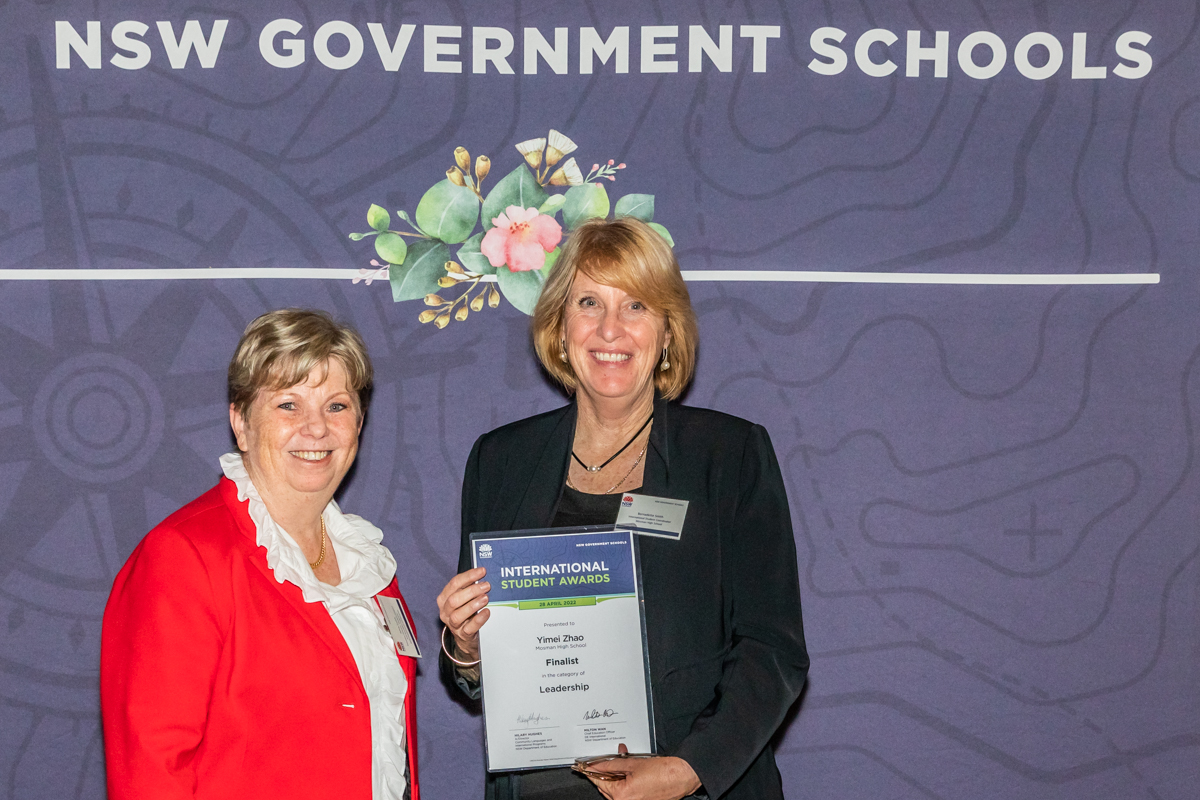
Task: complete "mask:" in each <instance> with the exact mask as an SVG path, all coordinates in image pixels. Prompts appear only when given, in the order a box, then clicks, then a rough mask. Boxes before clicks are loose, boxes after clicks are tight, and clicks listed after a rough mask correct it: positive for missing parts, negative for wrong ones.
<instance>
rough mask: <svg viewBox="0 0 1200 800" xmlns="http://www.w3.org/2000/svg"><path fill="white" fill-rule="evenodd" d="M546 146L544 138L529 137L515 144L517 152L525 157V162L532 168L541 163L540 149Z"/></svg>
mask: <svg viewBox="0 0 1200 800" xmlns="http://www.w3.org/2000/svg"><path fill="white" fill-rule="evenodd" d="M545 147H546V138H545V137H542V138H540V139H529V140H527V141H524V142H521V143H520V144H518V145H516V148H517V152H518V153H520V154H521V155H522V156H524V157H525V163H526V164H528V165H529V166H530V167H531V168H532V169H537V168H538V167H540V166H541V165H542V150H544V149H545Z"/></svg>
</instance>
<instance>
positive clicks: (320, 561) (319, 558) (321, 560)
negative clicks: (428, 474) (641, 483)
mask: <svg viewBox="0 0 1200 800" xmlns="http://www.w3.org/2000/svg"><path fill="white" fill-rule="evenodd" d="M625 477H627V478H628V477H629V476H628V475H626V476H625ZM324 563H325V515H324V514H322V515H321V555H319V556H317V560H316V561H310V562H308V565H309V566H310V567H312V568H313V571H314V572H316V569H317V567H319V566H321V565H322V564H324Z"/></svg>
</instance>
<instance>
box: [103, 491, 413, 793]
mask: <svg viewBox="0 0 1200 800" xmlns="http://www.w3.org/2000/svg"><path fill="white" fill-rule="evenodd" d="M248 505H249V504H248V503H239V502H238V500H237V487H236V486H235V485H234V484H233V482H232V481H229V480H227V479H225V478H222V479H221V482H220V483H218V484H217V486H216V487H214V488H213V489H212V490H210V491H208V492H206V493H205V494H203V495H202V496H200V497H199V498H197V499H196V500H194V501H192V502H191V503H189V504H187V505H186V506H184V507H183V508H181V509H180V510H179V511H177V512H175V513H174V514H172V515H171V516H170V517H168V518H167V519H166V520H164V521H163V522H162V524H161V525H159V526H158V527H156V528H155V529H154V530H152V531H150V533H149V534H147V536H146V538H145V539H143V540H142V542H141V544H139V545H138V546H137V549H135V550H134V551H133V555H131V556H130V557H129V561H127V562H126V564H125V566H124V567H123V568H122V569H121V572H120V574H118V575H117V579H116V582H115V583H114V584H113V590H112V594H111V595H110V596H109V599H108V606H107V607H106V608H105V611H104V629H103V635H102V639H101V649H100V704H101V711H102V715H103V719H104V751H105V758H106V761H107V766H108V796H109V798H111V799H112V800H124V798H156V800H167V798H189V800H190V798H221V799H222V800H226V799H227V798H231V797H246V798H252V797H287V798H289V800H301V798H312V799H313V800H329V798H331V797H336V798H338V799H339V800H357V799H358V798H361V800H370V798H371V716H370V709H369V708H368V705H367V695H366V691H365V689H364V688H363V685H362V679H361V678H360V677H359V673H358V667H357V665H356V664H355V662H354V657H353V656H352V655H351V653H350V649H349V647H347V646H346V642H345V640H344V639H343V638H342V634H341V632H340V631H338V629H337V626H336V625H335V624H334V622H333V619H332V618H331V617H330V616H329V613H328V612H327V611H326V610H325V607H324V606H323V605H322V604H320V603H306V602H304V597H303V595H302V594H301V592H300V588H299V587H297V586H295V585H293V584H290V583H282V584H281V583H279V582H278V581H276V580H275V576H274V573H272V572H271V570H270V568H269V567H268V566H267V559H266V551H265V550H264V549H262V548H260V547H258V545H257V544H256V543H255V528H254V523H253V522H252V521H251V519H250V515H249V512H248ZM381 594H384V595H387V596H390V597H400V592H399V591H398V590H397V588H396V581H395V579H393V580H392V583H391V585H390V586H388V587H387V589H385V590H384V591H383V592H381ZM403 602H404V601H403V598H401V604H403ZM404 611H405V614H408V608H407V606H405V607H404ZM409 623H410V624H411V623H412V616H411V615H409ZM398 657H399V659H400V665H401V666H402V667H403V668H404V675H405V677H406V678H407V679H408V693H407V695H406V697H405V698H404V725H405V731H406V733H405V736H406V740H407V742H408V775H409V781H410V783H411V787H412V788H411V792H412V800H420V792H419V791H418V788H417V761H416V755H415V754H416V750H417V718H416V703H415V695H416V692H415V688H416V662H415V661H414V660H413V659H411V658H408V657H405V656H398Z"/></svg>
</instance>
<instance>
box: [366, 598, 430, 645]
mask: <svg viewBox="0 0 1200 800" xmlns="http://www.w3.org/2000/svg"><path fill="white" fill-rule="evenodd" d="M375 602H377V603H379V610H380V611H382V612H383V619H384V621H385V622H386V623H387V630H388V633H389V634H390V635H391V637H392V641H393V642H395V643H396V650H398V651H399V652H400V655H402V656H408V657H409V658H420V657H421V648H420V647H418V646H417V637H416V636H414V635H413V629H412V626H410V625H409V624H408V615H406V614H405V613H404V608H403V607H401V605H400V600H399V598H396V597H384V596H383V595H376V596H375Z"/></svg>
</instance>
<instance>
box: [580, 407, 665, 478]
mask: <svg viewBox="0 0 1200 800" xmlns="http://www.w3.org/2000/svg"><path fill="white" fill-rule="evenodd" d="M653 419H654V415H653V414H651V415H650V416H648V417H646V421H645V422H643V423H642V427H640V428H638V429H637V433H635V434H634V435H633V438H632V439H630V440H629V441H628V442H626V443H625V444H624V446H623V447H622V448H621V449H620V450H618V451H617V452H615V453H613V454H612V455H611V456H609V457H608V461H605V462H604V463H603V464H601V465H600V466H598V467H589V466H588V465H587V464H585V463H583V459H582V458H580V457H579V456H578V455H576V454H575V450H574V449H572V450H571V458H573V459H575V460H576V461H578V462H579V466H581V467H583V468H584V469H586V470H587V471H588V472H599V471H600V470H602V469H604V468H605V467H607V466H608V465H609V464H611V463H612V462H613V459H615V458H616V457H617V456H619V455H621V453H624V452H625V451H626V450H628V449H629V445H631V444H633V443H634V442H636V441H637V438H638V437H639V436H641V435H642V431H644V430H646V426H647V425H649V424H650V422H651V420H653Z"/></svg>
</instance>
